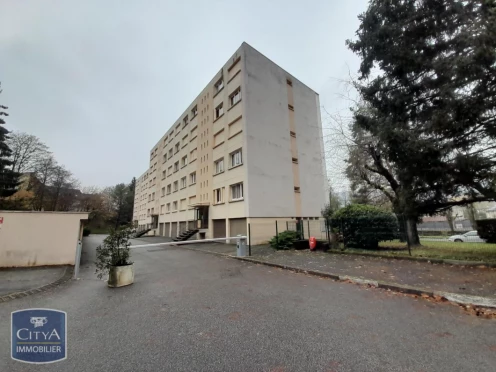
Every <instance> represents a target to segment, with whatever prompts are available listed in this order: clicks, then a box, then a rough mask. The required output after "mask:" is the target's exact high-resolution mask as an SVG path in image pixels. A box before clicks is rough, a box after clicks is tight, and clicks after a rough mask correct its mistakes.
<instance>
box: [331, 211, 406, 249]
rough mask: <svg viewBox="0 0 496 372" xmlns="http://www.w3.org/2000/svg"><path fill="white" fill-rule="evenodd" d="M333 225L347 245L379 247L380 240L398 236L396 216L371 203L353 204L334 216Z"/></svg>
mask: <svg viewBox="0 0 496 372" xmlns="http://www.w3.org/2000/svg"><path fill="white" fill-rule="evenodd" d="M331 227H332V228H333V229H336V230H338V231H339V233H340V234H341V235H342V236H343V241H344V244H345V245H346V246H347V247H356V248H365V249H377V248H378V246H379V242H380V241H385V240H393V239H397V238H398V232H399V226H398V220H397V219H396V216H395V215H394V214H392V213H390V212H386V211H383V210H382V209H379V208H376V207H373V206H371V205H362V204H351V205H348V206H347V207H344V208H341V209H339V210H338V211H336V213H334V215H333V216H332V220H331Z"/></svg>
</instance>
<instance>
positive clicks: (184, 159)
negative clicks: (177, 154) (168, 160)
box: [181, 155, 188, 167]
mask: <svg viewBox="0 0 496 372" xmlns="http://www.w3.org/2000/svg"><path fill="white" fill-rule="evenodd" d="M187 164H188V156H186V155H184V156H183V157H182V158H181V167H185V166H186V165H187Z"/></svg>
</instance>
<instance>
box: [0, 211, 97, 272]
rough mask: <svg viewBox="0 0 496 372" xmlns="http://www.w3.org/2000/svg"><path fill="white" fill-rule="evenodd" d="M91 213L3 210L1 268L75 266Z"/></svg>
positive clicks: (0, 229)
mask: <svg viewBox="0 0 496 372" xmlns="http://www.w3.org/2000/svg"><path fill="white" fill-rule="evenodd" d="M86 219H88V213H78V212H27V211H0V220H3V223H2V224H0V267H27V266H44V265H74V263H75V257H76V246H77V243H78V240H80V239H81V236H82V223H81V220H86Z"/></svg>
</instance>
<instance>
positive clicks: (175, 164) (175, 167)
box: [174, 161, 179, 172]
mask: <svg viewBox="0 0 496 372" xmlns="http://www.w3.org/2000/svg"><path fill="white" fill-rule="evenodd" d="M178 170H179V162H178V161H176V162H175V163H174V172H177V171H178Z"/></svg>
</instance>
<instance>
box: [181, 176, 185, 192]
mask: <svg viewBox="0 0 496 372" xmlns="http://www.w3.org/2000/svg"><path fill="white" fill-rule="evenodd" d="M185 187H186V177H183V178H181V189H184V188H185Z"/></svg>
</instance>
